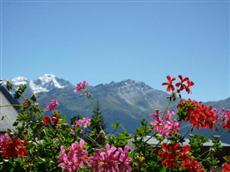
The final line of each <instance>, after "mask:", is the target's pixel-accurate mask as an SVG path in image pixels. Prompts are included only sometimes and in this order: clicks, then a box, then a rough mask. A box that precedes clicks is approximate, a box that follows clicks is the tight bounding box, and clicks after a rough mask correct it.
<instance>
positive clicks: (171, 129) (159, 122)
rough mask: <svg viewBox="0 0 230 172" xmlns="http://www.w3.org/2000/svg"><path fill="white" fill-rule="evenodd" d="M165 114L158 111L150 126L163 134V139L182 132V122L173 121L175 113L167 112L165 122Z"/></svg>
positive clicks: (153, 115)
mask: <svg viewBox="0 0 230 172" xmlns="http://www.w3.org/2000/svg"><path fill="white" fill-rule="evenodd" d="M162 115H163V112H160V111H159V110H156V111H155V113H154V114H152V115H151V116H152V117H153V121H152V122H150V124H151V125H152V126H153V130H154V131H156V132H157V133H159V134H161V135H162V136H163V137H168V136H169V135H171V134H176V133H178V132H179V130H180V122H178V121H177V120H176V119H172V117H173V116H174V115H175V112H173V111H167V114H166V117H165V120H163V119H162V117H161V116H162Z"/></svg>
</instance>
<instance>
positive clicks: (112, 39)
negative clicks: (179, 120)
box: [1, 0, 230, 101]
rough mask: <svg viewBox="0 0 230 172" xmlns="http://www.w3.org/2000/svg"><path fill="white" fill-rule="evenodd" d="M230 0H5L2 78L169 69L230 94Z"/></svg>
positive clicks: (200, 95)
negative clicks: (46, 74)
mask: <svg viewBox="0 0 230 172" xmlns="http://www.w3.org/2000/svg"><path fill="white" fill-rule="evenodd" d="M229 38H230V37H229V1H223V0H218V1H213V0H209V1H206V0H202V1H194V0H193V1H189V0H187V1H169V0H167V1H164V0H162V1H126V0H124V1H114V0H113V1H112V0H109V1H97V0H95V1H87V0H85V1H77V0H76V1H68V0H67V1H49V0H47V1H11V0H7V1H6V0H1V77H2V78H4V79H11V78H13V77H15V76H19V75H20V76H26V77H28V78H29V79H36V78H37V77H38V76H40V75H42V74H44V73H52V74H55V75H57V76H59V77H62V78H64V79H67V80H69V81H71V82H72V83H77V82H79V81H81V80H88V82H89V83H90V84H91V85H96V84H99V83H108V82H110V81H121V80H124V79H128V78H130V79H134V80H137V81H143V82H145V83H147V84H148V85H150V86H152V87H153V88H156V89H161V90H164V88H163V87H162V86H161V83H162V82H163V81H164V79H165V76H166V75H167V74H170V75H174V76H177V75H178V74H182V75H186V76H189V77H190V78H191V80H193V81H194V82H195V84H196V86H195V87H194V89H193V93H192V95H191V97H192V98H194V99H198V100H202V101H206V100H219V99H225V98H227V97H229V96H230V83H229V80H230V71H229V66H230V61H229V48H230V46H229Z"/></svg>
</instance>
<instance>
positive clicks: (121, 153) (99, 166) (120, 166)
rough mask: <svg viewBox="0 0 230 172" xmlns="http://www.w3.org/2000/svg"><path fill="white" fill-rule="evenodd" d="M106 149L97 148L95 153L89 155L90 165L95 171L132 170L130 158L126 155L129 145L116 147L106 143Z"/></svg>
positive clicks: (127, 171)
mask: <svg viewBox="0 0 230 172" xmlns="http://www.w3.org/2000/svg"><path fill="white" fill-rule="evenodd" d="M105 148H106V150H105V151H103V150H101V149H98V150H97V152H96V154H95V155H94V156H92V157H90V167H91V168H92V169H93V170H94V171H95V172H101V171H104V172H110V171H111V172H115V171H120V172H125V171H126V172H130V171H131V170H132V168H131V165H130V162H131V158H130V157H129V156H128V151H129V147H128V146H125V147H124V150H123V149H122V148H120V147H119V148H116V147H114V146H112V147H111V146H110V145H109V144H106V146H105Z"/></svg>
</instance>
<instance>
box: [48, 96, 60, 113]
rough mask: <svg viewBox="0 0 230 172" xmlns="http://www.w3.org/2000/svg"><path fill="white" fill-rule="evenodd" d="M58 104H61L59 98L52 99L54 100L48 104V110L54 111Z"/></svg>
mask: <svg viewBox="0 0 230 172" xmlns="http://www.w3.org/2000/svg"><path fill="white" fill-rule="evenodd" d="M57 105H59V102H58V100H57V99H52V100H51V101H50V102H49V103H48V104H47V105H46V110H48V111H54V110H55V108H56V106H57Z"/></svg>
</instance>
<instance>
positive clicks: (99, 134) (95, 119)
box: [90, 101, 106, 146]
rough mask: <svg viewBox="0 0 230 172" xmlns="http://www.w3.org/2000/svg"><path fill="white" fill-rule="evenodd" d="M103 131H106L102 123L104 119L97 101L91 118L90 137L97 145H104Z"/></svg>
mask: <svg viewBox="0 0 230 172" xmlns="http://www.w3.org/2000/svg"><path fill="white" fill-rule="evenodd" d="M105 129H106V126H105V123H104V117H103V115H102V112H101V108H100V104H99V102H98V101H97V102H96V104H95V106H94V108H93V115H92V118H91V125H90V131H91V132H90V137H91V138H93V139H94V140H95V141H96V142H97V143H99V144H104V143H105ZM95 146H96V145H95Z"/></svg>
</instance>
